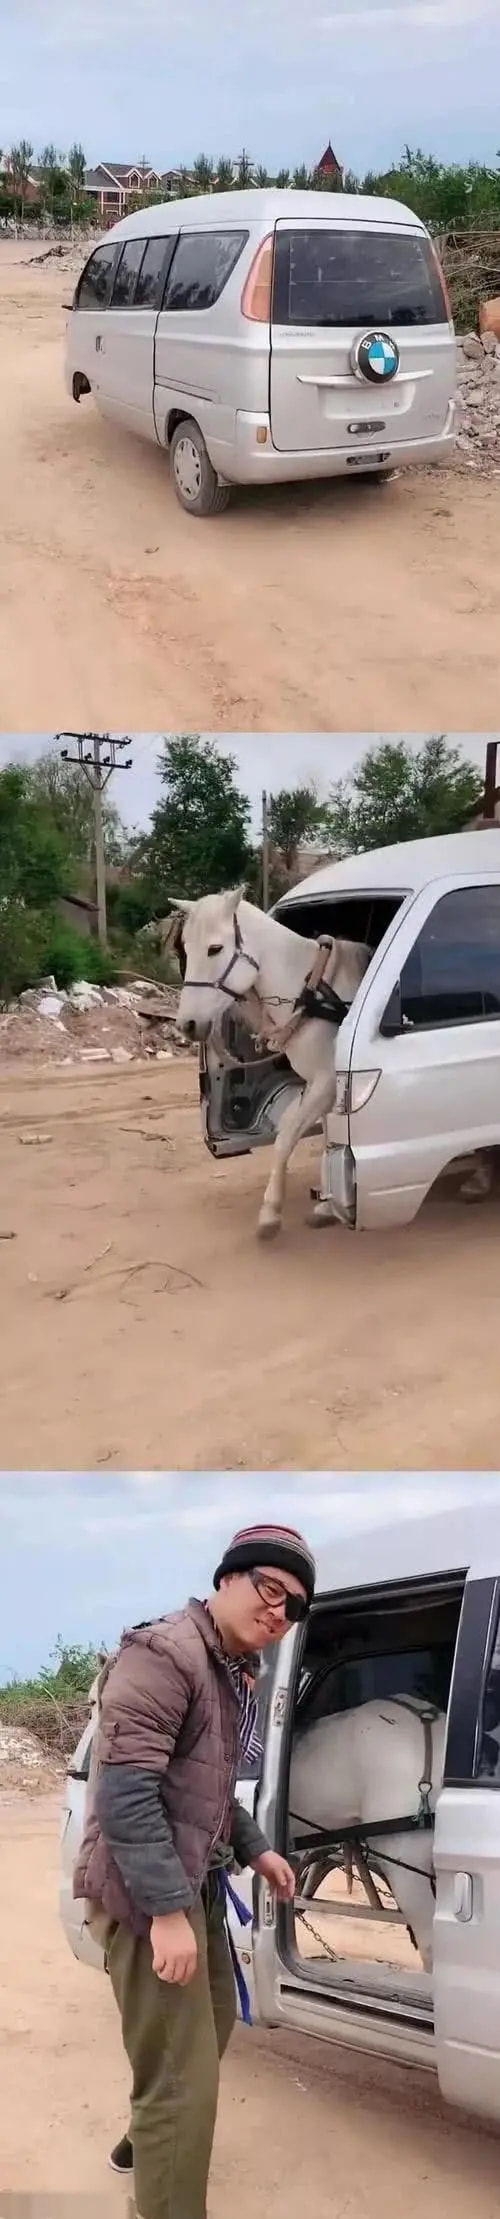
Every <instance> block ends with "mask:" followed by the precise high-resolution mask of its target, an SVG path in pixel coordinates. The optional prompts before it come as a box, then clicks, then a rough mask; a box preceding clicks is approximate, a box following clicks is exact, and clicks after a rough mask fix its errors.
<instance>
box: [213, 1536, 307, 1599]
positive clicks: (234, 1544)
mask: <svg viewBox="0 0 500 2219" xmlns="http://www.w3.org/2000/svg"><path fill="white" fill-rule="evenodd" d="M261 1564H262V1565H263V1566H264V1565H266V1566H269V1568H270V1569H272V1570H273V1571H277V1572H292V1573H294V1574H295V1578H296V1579H298V1580H300V1581H301V1584H302V1586H303V1587H305V1591H306V1595H307V1600H308V1602H309V1603H311V1602H312V1598H313V1595H314V1583H315V1579H316V1565H315V1562H314V1557H313V1556H312V1555H311V1550H310V1549H309V1548H308V1546H307V1541H304V1540H303V1538H302V1534H301V1533H295V1531H294V1530H293V1528H292V1527H291V1526H246V1527H244V1528H243V1529H242V1532H241V1533H235V1535H234V1538H233V1540H232V1541H230V1543H229V1548H227V1549H225V1550H224V1555H223V1557H222V1558H221V1562H220V1564H218V1566H217V1571H216V1572H215V1573H214V1587H215V1588H216V1589H217V1588H219V1587H220V1583H221V1580H222V1579H224V1578H225V1576H226V1573H228V1572H254V1571H255V1568H256V1565H261Z"/></svg>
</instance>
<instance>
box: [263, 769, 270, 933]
mask: <svg viewBox="0 0 500 2219" xmlns="http://www.w3.org/2000/svg"><path fill="white" fill-rule="evenodd" d="M262 908H263V909H265V910H268V908H269V816H268V806H267V794H266V793H263V795H262Z"/></svg>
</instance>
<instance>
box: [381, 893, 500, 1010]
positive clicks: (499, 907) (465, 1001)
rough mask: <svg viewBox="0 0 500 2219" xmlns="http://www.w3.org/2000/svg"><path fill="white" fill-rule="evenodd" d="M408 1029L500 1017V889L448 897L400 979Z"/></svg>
mask: <svg viewBox="0 0 500 2219" xmlns="http://www.w3.org/2000/svg"><path fill="white" fill-rule="evenodd" d="M401 1015H402V1020H403V1024H406V1025H412V1026H413V1025H453V1024H455V1025H456V1024H467V1023H471V1022H473V1021H474V1019H477V1018H481V1017H500V886H470V887H466V888H465V889H463V890H462V892H461V893H458V892H457V893H454V894H445V895H444V896H443V899H442V901H439V902H437V903H436V908H435V909H433V910H432V913H431V916H430V917H429V918H428V919H427V924H426V925H425V926H424V930H423V932H421V934H420V938H419V939H418V940H417V942H416V946H415V947H414V948H412V952H411V955H410V956H409V957H408V962H407V963H405V966H404V970H403V971H402V974H401Z"/></svg>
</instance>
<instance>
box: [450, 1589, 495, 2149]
mask: <svg viewBox="0 0 500 2219" xmlns="http://www.w3.org/2000/svg"><path fill="white" fill-rule="evenodd" d="M493 1553H494V1554H495V1551H494V1552H493ZM496 1554H497V1555H498V1551H496ZM434 1864H435V1874H436V1910H435V1916H434V2015H435V2045H436V2063H437V2069H438V2074H439V2082H440V2087H441V2091H442V2094H443V2096H445V2097H446V2100H447V2102H448V2103H456V2104H460V2105H462V2106H463V2107H464V2108H465V2109H466V2110H468V2111H474V2112H478V2113H482V2114H483V2115H484V2116H485V2117H486V2118H488V2119H490V2120H497V2121H499V2122H500V1564H499V1566H498V1568H495V1569H494V1570H493V1571H492V1572H489V1573H488V1574H487V1576H485V1577H484V1578H479V1577H475V1576H473V1575H472V1574H470V1575H469V1577H468V1579H467V1582H466V1586H465V1591H464V1599H463V1605H462V1613H461V1619H460V1626H459V1633H458V1641H457V1648H456V1654H455V1664H454V1673H453V1680H452V1687H451V1695H450V1705H449V1711H448V1733H447V1744H446V1755H445V1770H444V1779H443V1787H442V1792H441V1794H440V1796H439V1798H438V1804H437V1811H436V1828H435V1840H434Z"/></svg>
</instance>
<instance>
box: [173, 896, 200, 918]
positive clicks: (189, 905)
mask: <svg viewBox="0 0 500 2219" xmlns="http://www.w3.org/2000/svg"><path fill="white" fill-rule="evenodd" d="M170 900H171V904H172V909H173V910H174V911H175V914H176V915H177V914H178V913H179V914H180V916H181V917H189V914H190V910H191V909H193V908H194V902H192V901H183V900H182V896H181V895H180V894H171V896H170Z"/></svg>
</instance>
